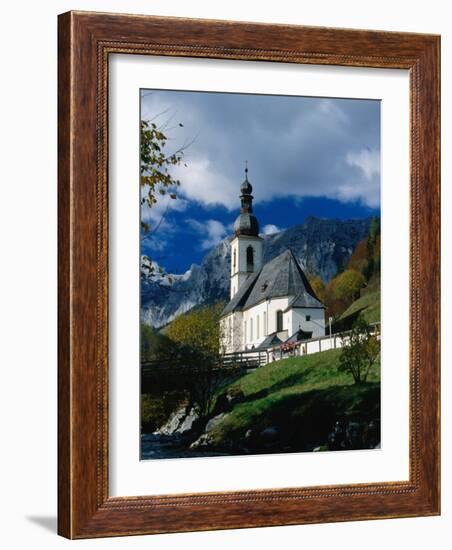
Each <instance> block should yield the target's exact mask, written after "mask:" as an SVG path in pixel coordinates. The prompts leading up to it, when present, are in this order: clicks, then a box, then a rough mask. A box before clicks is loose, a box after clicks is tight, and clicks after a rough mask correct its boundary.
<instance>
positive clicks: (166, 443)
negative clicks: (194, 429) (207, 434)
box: [141, 434, 229, 460]
mask: <svg viewBox="0 0 452 550" xmlns="http://www.w3.org/2000/svg"><path fill="white" fill-rule="evenodd" d="M189 445H190V443H189V442H187V440H186V439H184V438H182V437H181V436H179V435H157V434H143V435H142V436H141V460H152V459H156V458H195V457H208V456H229V455H228V454H227V453H219V452H213V451H203V450H202V449H196V450H191V449H189V448H188V447H189Z"/></svg>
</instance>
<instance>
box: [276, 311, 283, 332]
mask: <svg viewBox="0 0 452 550" xmlns="http://www.w3.org/2000/svg"><path fill="white" fill-rule="evenodd" d="M282 330H283V312H282V311H281V310H280V309H278V311H277V312H276V332H281V331H282Z"/></svg>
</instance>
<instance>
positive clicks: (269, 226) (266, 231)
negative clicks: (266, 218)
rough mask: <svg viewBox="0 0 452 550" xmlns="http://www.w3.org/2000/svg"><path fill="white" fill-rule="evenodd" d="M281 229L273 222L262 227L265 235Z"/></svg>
mask: <svg viewBox="0 0 452 550" xmlns="http://www.w3.org/2000/svg"><path fill="white" fill-rule="evenodd" d="M280 231H281V228H280V227H278V226H277V225H273V224H272V223H269V224H267V225H264V227H263V228H262V233H263V234H264V235H273V234H274V233H279V232H280Z"/></svg>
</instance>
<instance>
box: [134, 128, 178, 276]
mask: <svg viewBox="0 0 452 550" xmlns="http://www.w3.org/2000/svg"><path fill="white" fill-rule="evenodd" d="M179 126H183V125H182V124H181V123H179ZM167 143H168V136H167V135H166V133H165V131H164V129H163V127H159V126H158V125H157V124H156V123H155V122H154V121H150V120H142V121H141V123H140V186H141V190H142V192H141V205H142V206H143V205H145V204H146V205H147V206H148V207H149V208H152V207H154V206H155V205H156V204H157V202H158V200H159V199H160V198H162V197H168V198H169V200H176V199H177V196H178V195H177V191H178V188H179V186H180V185H181V182H180V180H179V179H177V178H174V177H173V175H172V173H171V169H172V168H174V167H176V166H180V165H181V163H182V161H183V156H184V149H185V147H186V145H185V146H183V147H181V148H179V149H177V150H176V151H173V152H171V153H170V152H167ZM168 207H169V203H168V204H167V209H168ZM167 209H166V210H167ZM166 210H165V212H164V213H163V214H162V215H161V218H160V220H159V221H157V223H156V224H155V226H154V227H151V226H150V224H149V223H147V222H145V221H143V220H142V221H141V233H142V239H143V240H145V239H146V238H149V236H150V235H152V234H154V233H155V232H156V231H157V230H158V228H159V227H160V225H161V223H162V221H163V218H164V216H165V214H166ZM141 273H142V276H144V277H148V278H149V277H156V276H157V275H159V276H164V272H163V271H162V270H161V268H158V267H157V264H156V263H155V262H154V261H152V259H151V258H149V257H148V256H146V255H143V256H142V260H141Z"/></svg>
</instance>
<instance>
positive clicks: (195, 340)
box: [166, 302, 224, 356]
mask: <svg viewBox="0 0 452 550" xmlns="http://www.w3.org/2000/svg"><path fill="white" fill-rule="evenodd" d="M223 308H224V304H223V303H222V302H221V303H217V304H214V305H211V306H204V307H201V308H199V309H194V310H192V311H189V312H188V313H185V314H184V315H180V316H179V317H177V318H176V319H174V321H172V322H171V324H170V325H169V327H168V328H167V330H166V335H167V336H168V337H169V338H171V340H173V341H175V342H178V343H179V344H183V345H185V346H189V347H191V348H193V349H196V350H199V351H202V352H203V353H206V354H208V355H211V356H215V355H217V354H218V353H219V342H220V323H219V320H220V314H221V312H222V310H223Z"/></svg>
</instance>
